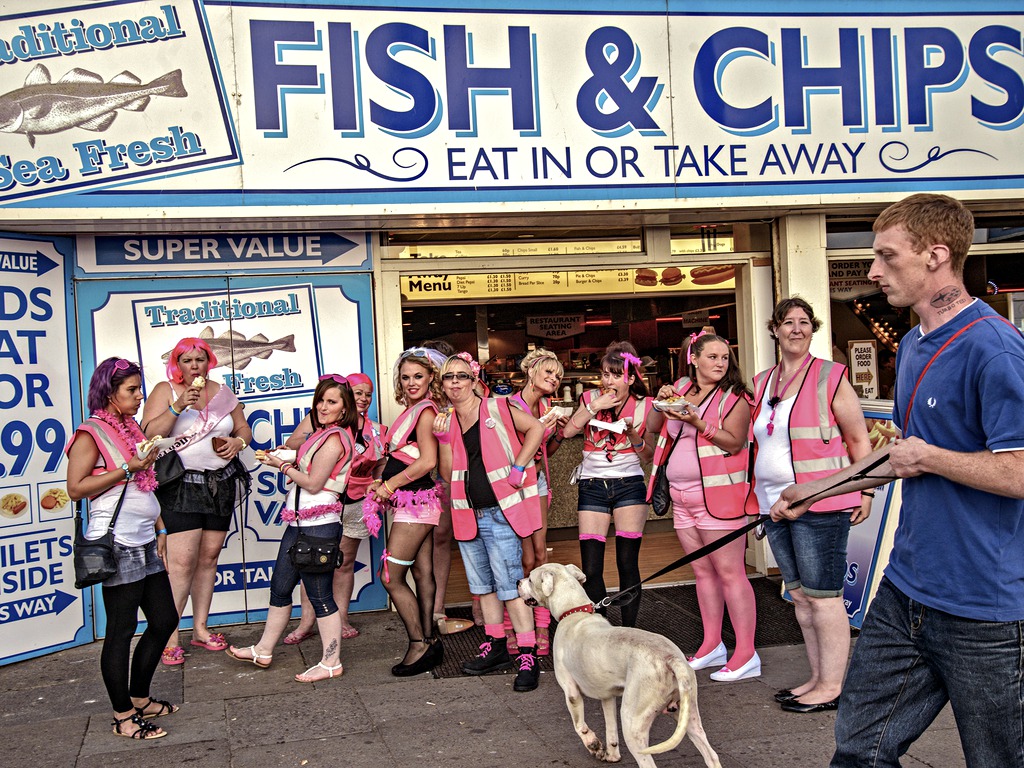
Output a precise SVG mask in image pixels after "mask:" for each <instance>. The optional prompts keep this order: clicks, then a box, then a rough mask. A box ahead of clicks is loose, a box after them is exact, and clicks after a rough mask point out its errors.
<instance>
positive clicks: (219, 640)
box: [190, 632, 228, 651]
mask: <svg viewBox="0 0 1024 768" xmlns="http://www.w3.org/2000/svg"><path fill="white" fill-rule="evenodd" d="M190 644H191V645H195V646H198V647H199V648H205V649H206V650H208V651H223V650H224V649H225V648H227V647H228V639H227V638H226V637H224V635H223V634H222V633H220V632H211V633H210V636H209V637H208V638H207V640H206V642H205V643H204V642H203V641H202V640H196V639H195V638H192V642H191V643H190Z"/></svg>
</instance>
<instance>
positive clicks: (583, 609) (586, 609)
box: [558, 603, 594, 621]
mask: <svg viewBox="0 0 1024 768" xmlns="http://www.w3.org/2000/svg"><path fill="white" fill-rule="evenodd" d="M593 612H594V606H593V604H591V603H587V604H586V605H577V606H576V607H575V608H570V609H569V610H568V611H566V612H565V613H563V614H562V615H561V616H559V617H558V621H561V620H562V619H564V618H565V617H566V616H569V615H571V614H574V613H593Z"/></svg>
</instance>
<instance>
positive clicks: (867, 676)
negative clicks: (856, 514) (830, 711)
mask: <svg viewBox="0 0 1024 768" xmlns="http://www.w3.org/2000/svg"><path fill="white" fill-rule="evenodd" d="M1022 632H1024V622H1020V621H1010V622H994V621H976V620H974V619H964V618H960V617H957V616H952V615H950V614H948V613H943V612H942V611H937V610H934V609H932V608H926V607H925V606H923V605H921V604H920V603H917V602H915V601H913V600H911V599H910V598H908V597H907V596H906V595H904V594H903V593H902V592H901V591H900V590H898V589H897V588H896V587H895V586H894V585H893V584H892V583H891V582H890V581H889V580H888V579H883V580H882V583H881V584H880V585H879V587H878V593H877V594H876V595H875V599H874V600H873V601H872V602H871V607H870V609H869V610H868V614H867V617H866V618H865V620H864V627H863V631H862V632H861V635H860V638H859V639H858V640H857V646H856V649H855V650H854V654H853V660H852V661H851V663H850V671H849V673H848V675H847V678H846V684H845V686H844V687H843V693H842V696H841V697H840V700H839V712H838V717H837V719H836V753H835V755H834V756H833V757H832V763H831V767H832V768H854V766H864V767H865V768H867V766H870V767H871V768H896V767H897V766H899V764H900V763H899V757H900V756H901V755H903V754H904V753H906V751H907V749H908V748H909V747H910V745H911V744H913V743H914V741H915V740H916V739H917V738H918V737H919V736H920V735H921V734H922V733H923V732H924V730H925V729H926V728H927V727H928V726H929V725H930V724H931V723H932V721H933V720H934V719H935V718H936V716H937V715H938V714H939V712H940V711H941V710H942V708H943V707H944V706H945V705H946V702H947V701H949V702H950V703H951V704H952V707H953V715H954V716H955V717H956V724H957V728H958V729H959V731H960V741H961V743H962V744H963V749H964V756H965V757H966V760H967V765H968V768H1011V767H1013V768H1024V642H1022Z"/></svg>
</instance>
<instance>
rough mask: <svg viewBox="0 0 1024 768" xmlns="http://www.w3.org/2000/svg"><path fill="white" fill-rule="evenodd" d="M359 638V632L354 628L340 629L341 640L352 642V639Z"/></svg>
mask: <svg viewBox="0 0 1024 768" xmlns="http://www.w3.org/2000/svg"><path fill="white" fill-rule="evenodd" d="M356 637H359V630H358V629H356V628H355V627H342V628H341V639H342V640H352V639H353V638H356Z"/></svg>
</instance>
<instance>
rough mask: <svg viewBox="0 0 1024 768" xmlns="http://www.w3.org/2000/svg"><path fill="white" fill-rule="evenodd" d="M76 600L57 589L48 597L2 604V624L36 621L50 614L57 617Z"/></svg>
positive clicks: (43, 596)
mask: <svg viewBox="0 0 1024 768" xmlns="http://www.w3.org/2000/svg"><path fill="white" fill-rule="evenodd" d="M76 599H77V598H76V597H75V596H74V595H69V594H68V593H67V592H61V591H60V590H59V589H55V590H54V591H53V592H51V593H50V594H48V595H37V596H36V597H23V598H21V599H20V600H11V601H10V602H9V603H0V624H7V623H10V622H12V621H21V620H22V619H34V618H37V617H39V616H45V615H46V614H48V613H52V614H53V615H54V616H56V615H57V614H59V613H60V612H61V611H63V610H64V609H65V608H67V607H68V606H69V605H71V604H72V603H73V602H75V600H76Z"/></svg>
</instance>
